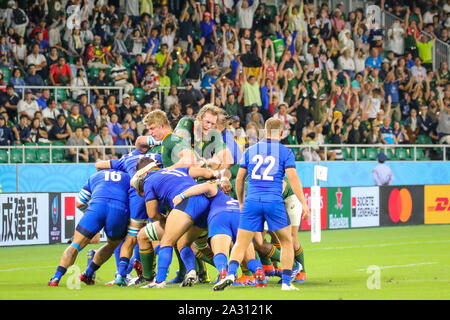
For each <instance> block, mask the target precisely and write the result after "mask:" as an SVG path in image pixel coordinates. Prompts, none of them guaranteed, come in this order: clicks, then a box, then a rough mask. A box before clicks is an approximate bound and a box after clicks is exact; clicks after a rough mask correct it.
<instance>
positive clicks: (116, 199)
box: [48, 169, 130, 286]
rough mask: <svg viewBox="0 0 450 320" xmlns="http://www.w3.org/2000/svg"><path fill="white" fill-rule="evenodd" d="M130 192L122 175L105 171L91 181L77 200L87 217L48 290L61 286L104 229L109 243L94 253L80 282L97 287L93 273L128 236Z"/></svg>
mask: <svg viewBox="0 0 450 320" xmlns="http://www.w3.org/2000/svg"><path fill="white" fill-rule="evenodd" d="M129 188H130V178H129V176H128V174H125V173H123V172H121V171H117V170H110V169H108V170H102V171H99V172H97V173H94V174H93V175H92V176H90V177H89V179H88V181H87V182H86V184H85V185H84V186H83V188H82V189H81V191H80V192H79V194H78V197H77V200H76V206H77V207H78V208H79V209H81V210H86V213H85V214H84V216H83V217H82V218H81V220H80V222H79V223H78V225H77V227H76V228H75V234H74V237H73V240H72V243H71V244H70V246H69V247H67V249H66V250H65V251H64V253H63V254H62V256H61V260H60V262H59V265H58V267H57V269H56V272H55V275H54V276H53V277H52V278H51V280H50V281H49V283H48V285H49V286H58V284H59V281H60V280H61V277H62V276H63V275H64V274H65V273H66V271H67V268H69V267H70V266H71V265H73V263H74V262H75V260H76V258H77V255H78V253H79V252H80V251H81V250H82V249H83V248H84V247H85V246H86V245H87V244H88V243H89V242H90V240H91V239H92V238H93V237H94V236H95V235H96V234H97V233H99V232H100V230H101V229H103V228H104V230H105V233H106V236H107V238H108V242H107V243H106V244H105V245H103V246H102V247H101V248H100V249H99V250H98V251H97V252H96V253H95V255H94V258H93V259H92V261H91V262H90V264H89V266H88V267H87V269H86V271H85V272H83V273H82V274H81V275H80V279H81V281H83V282H85V283H86V284H94V282H95V280H94V277H93V275H94V272H95V271H96V270H98V268H100V266H101V265H102V264H103V263H104V262H105V261H107V260H108V259H109V258H110V257H111V255H112V254H113V252H114V249H115V248H116V247H117V246H118V245H119V244H120V242H121V241H122V239H123V238H124V237H125V235H126V231H127V224H128V219H129V211H128V208H129V204H128V190H129Z"/></svg>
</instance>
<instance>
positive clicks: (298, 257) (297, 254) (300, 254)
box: [295, 245, 306, 272]
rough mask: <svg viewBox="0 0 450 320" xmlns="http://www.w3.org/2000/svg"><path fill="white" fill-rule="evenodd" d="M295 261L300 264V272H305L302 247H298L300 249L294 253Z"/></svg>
mask: <svg viewBox="0 0 450 320" xmlns="http://www.w3.org/2000/svg"><path fill="white" fill-rule="evenodd" d="M295 260H296V261H298V262H300V263H301V264H302V267H303V269H302V271H303V272H306V270H305V257H304V256H303V247H302V246H301V245H300V248H298V250H297V251H295Z"/></svg>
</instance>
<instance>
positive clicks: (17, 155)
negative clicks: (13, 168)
mask: <svg viewBox="0 0 450 320" xmlns="http://www.w3.org/2000/svg"><path fill="white" fill-rule="evenodd" d="M22 162H23V153H22V148H13V149H11V163H22Z"/></svg>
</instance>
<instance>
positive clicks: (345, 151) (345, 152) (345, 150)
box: [341, 148, 355, 161]
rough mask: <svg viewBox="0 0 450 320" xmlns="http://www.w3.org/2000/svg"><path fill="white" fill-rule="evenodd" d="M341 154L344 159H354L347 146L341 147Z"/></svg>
mask: <svg viewBox="0 0 450 320" xmlns="http://www.w3.org/2000/svg"><path fill="white" fill-rule="evenodd" d="M341 150H342V155H343V156H344V160H345V161H351V160H355V158H354V157H353V158H352V156H351V154H350V151H349V150H348V148H342V149H341Z"/></svg>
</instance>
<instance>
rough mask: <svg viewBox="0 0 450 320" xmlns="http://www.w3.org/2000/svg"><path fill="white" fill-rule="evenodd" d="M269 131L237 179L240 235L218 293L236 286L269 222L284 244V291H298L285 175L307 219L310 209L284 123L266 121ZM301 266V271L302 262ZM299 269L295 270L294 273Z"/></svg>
mask: <svg viewBox="0 0 450 320" xmlns="http://www.w3.org/2000/svg"><path fill="white" fill-rule="evenodd" d="M265 130H266V139H264V140H262V141H260V142H258V143H257V144H256V145H253V146H251V147H250V148H249V149H247V151H246V152H245V153H244V156H243V158H242V160H241V164H240V168H239V171H238V174H237V178H236V193H237V197H238V201H239V206H240V209H241V216H240V221H239V230H238V235H237V239H236V243H235V245H234V246H233V249H232V251H231V255H230V263H229V265H228V275H227V276H226V277H225V278H224V279H222V280H221V281H220V282H219V283H217V284H216V285H215V286H214V287H213V289H214V290H223V289H225V288H226V287H229V286H230V285H231V284H233V282H234V281H235V278H236V272H237V269H238V267H239V264H240V262H241V261H242V259H243V257H244V254H245V252H246V250H247V248H248V246H249V245H250V242H251V241H252V239H253V237H254V235H255V232H261V231H263V230H264V222H265V221H267V224H268V229H269V231H275V233H276V235H277V236H278V239H279V240H280V244H281V265H282V268H283V275H282V290H298V289H297V288H295V287H294V286H293V285H291V281H292V279H293V277H292V276H293V270H292V269H291V266H292V265H293V262H294V251H293V246H292V236H291V228H290V221H289V216H288V214H287V212H286V208H285V206H284V200H283V197H282V193H283V177H284V175H285V174H286V175H287V178H288V181H289V183H290V184H291V187H292V190H293V192H294V194H295V195H296V196H297V198H298V199H299V200H300V202H301V203H302V206H303V208H302V210H303V214H304V215H305V217H307V216H308V215H309V208H308V206H307V204H306V200H305V196H304V194H303V189H302V185H301V182H300V179H299V177H298V175H297V170H296V168H295V157H294V154H293V153H292V151H291V150H290V149H288V148H287V147H285V146H284V145H282V144H281V143H280V139H281V136H282V134H283V123H282V122H281V121H280V120H278V119H275V118H270V119H268V120H267V121H266V124H265ZM247 175H248V176H249V182H248V188H247V194H246V196H245V201H244V181H245V178H246V176H247ZM297 266H298V269H299V268H300V265H299V264H298V263H297ZM298 269H297V268H296V269H294V274H296V272H298Z"/></svg>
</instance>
